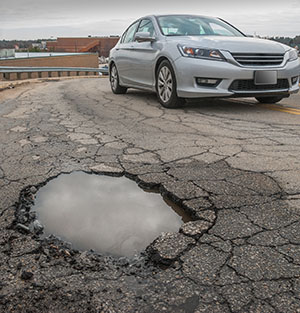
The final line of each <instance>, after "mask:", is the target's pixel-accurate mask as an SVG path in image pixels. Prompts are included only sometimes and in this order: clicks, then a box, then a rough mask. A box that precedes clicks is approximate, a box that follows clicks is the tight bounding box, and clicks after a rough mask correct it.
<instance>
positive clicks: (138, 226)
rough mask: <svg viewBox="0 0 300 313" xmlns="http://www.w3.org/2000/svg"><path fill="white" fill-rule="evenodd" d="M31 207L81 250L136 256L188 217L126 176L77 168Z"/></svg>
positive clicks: (48, 228) (49, 186)
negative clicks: (115, 175) (109, 174)
mask: <svg viewBox="0 0 300 313" xmlns="http://www.w3.org/2000/svg"><path fill="white" fill-rule="evenodd" d="M31 211H36V212H37V218H38V220H39V221H40V222H41V224H42V225H43V226H44V234H43V236H48V235H50V234H54V235H56V236H58V237H60V238H61V239H62V240H64V241H69V242H71V243H72V245H73V247H74V248H75V249H78V250H90V249H93V250H94V251H96V252H98V253H101V254H110V255H114V256H127V257H132V256H134V255H135V254H138V253H139V252H141V251H143V250H144V249H145V248H146V247H147V246H148V245H149V244H150V243H151V242H152V241H153V240H154V239H155V238H157V237H158V236H159V235H160V234H161V233H162V232H177V231H178V229H179V228H180V226H181V225H182V224H183V222H186V221H189V220H190V218H189V216H187V215H186V214H185V213H184V211H183V210H182V209H181V208H180V207H178V206H176V205H174V204H173V203H172V202H170V201H168V200H164V199H163V198H162V196H161V195H160V194H157V193H154V192H149V191H147V192H145V191H144V190H143V189H141V188H140V187H139V186H138V185H137V184H136V183H135V182H134V181H132V180H130V179H128V178H126V177H111V176H104V175H95V174H87V173H85V172H73V173H71V174H61V175H59V176H58V177H57V178H55V179H52V180H51V181H50V182H48V183H47V184H46V185H45V186H44V187H42V188H41V189H39V191H38V192H37V194H36V200H35V204H34V206H33V207H32V208H31Z"/></svg>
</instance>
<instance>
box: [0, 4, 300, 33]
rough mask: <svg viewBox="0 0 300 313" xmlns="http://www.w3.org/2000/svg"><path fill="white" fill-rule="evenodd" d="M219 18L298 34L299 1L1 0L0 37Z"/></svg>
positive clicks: (251, 29) (252, 29) (250, 29)
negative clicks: (171, 17) (152, 20)
mask: <svg viewBox="0 0 300 313" xmlns="http://www.w3.org/2000/svg"><path fill="white" fill-rule="evenodd" d="M166 13H167V14H171V13H183V14H199V15H210V16H218V17H221V18H223V19H225V20H227V21H228V22H230V23H231V24H233V25H235V26H236V27H238V28H239V29H241V30H242V31H243V32H244V33H247V34H254V33H257V34H259V35H262V36H267V35H268V36H274V35H278V36H292V37H294V36H296V35H300V0H285V1H282V0H263V1H262V0H252V1H241V0H228V1H225V0H223V1H222V0H213V1H207V2H204V1H200V0H190V1H181V2H176V1H174V0H165V1H157V0H151V1H136V0H134V1H124V0H123V1H108V0H107V1H102V0H85V1H83V0H8V1H6V2H5V1H4V0H1V2H0V39H37V38H50V37H51V36H53V37H58V36H88V35H92V36H97V35H98V36H101V35H120V34H121V33H122V32H123V31H124V29H125V28H126V27H127V26H128V24H129V23H131V22H132V21H133V20H135V19H136V18H138V17H141V16H144V15H147V14H166Z"/></svg>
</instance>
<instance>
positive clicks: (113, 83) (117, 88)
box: [109, 64, 127, 94]
mask: <svg viewBox="0 0 300 313" xmlns="http://www.w3.org/2000/svg"><path fill="white" fill-rule="evenodd" d="M109 80H110V87H111V90H112V92H113V93H115V94H124V93H126V91H127V88H126V87H123V86H121V85H120V80H119V74H118V70H117V67H116V65H115V64H113V65H112V66H111V70H110V73H109Z"/></svg>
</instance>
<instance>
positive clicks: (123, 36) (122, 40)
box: [121, 30, 127, 43]
mask: <svg viewBox="0 0 300 313" xmlns="http://www.w3.org/2000/svg"><path fill="white" fill-rule="evenodd" d="M126 34H127V30H126V32H124V34H123V35H122V38H121V43H123V42H124V39H125V37H126Z"/></svg>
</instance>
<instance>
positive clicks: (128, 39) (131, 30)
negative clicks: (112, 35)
mask: <svg viewBox="0 0 300 313" xmlns="http://www.w3.org/2000/svg"><path fill="white" fill-rule="evenodd" d="M138 23H139V22H136V23H134V24H132V25H131V26H130V27H129V28H128V29H127V31H126V34H125V37H124V40H123V43H127V42H131V41H133V38H134V34H135V31H136V29H137V26H138Z"/></svg>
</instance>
